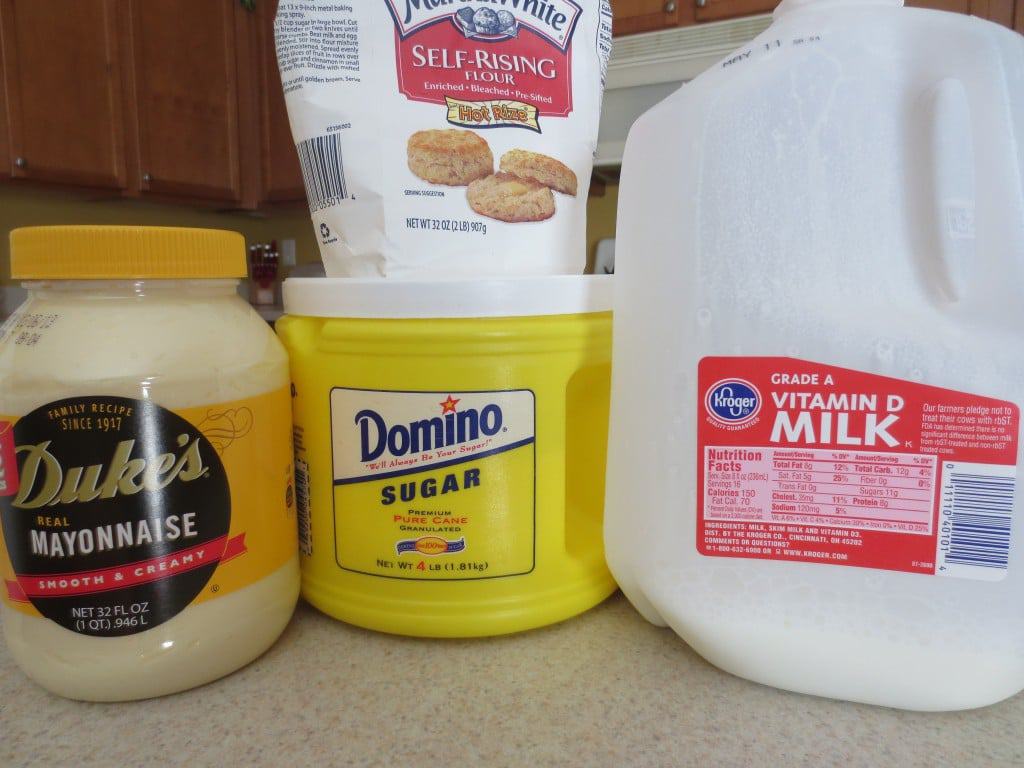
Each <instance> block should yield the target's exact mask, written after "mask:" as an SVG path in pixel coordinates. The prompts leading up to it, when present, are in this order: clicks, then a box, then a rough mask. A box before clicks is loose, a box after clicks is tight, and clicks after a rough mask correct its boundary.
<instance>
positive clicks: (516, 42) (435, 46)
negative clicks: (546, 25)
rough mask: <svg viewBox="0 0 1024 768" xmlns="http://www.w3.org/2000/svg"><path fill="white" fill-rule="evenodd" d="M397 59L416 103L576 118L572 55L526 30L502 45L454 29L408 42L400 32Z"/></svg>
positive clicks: (438, 27) (403, 84)
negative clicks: (516, 107)
mask: <svg viewBox="0 0 1024 768" xmlns="http://www.w3.org/2000/svg"><path fill="white" fill-rule="evenodd" d="M395 55H396V58H397V62H396V64H397V71H398V87H399V90H400V91H401V92H402V93H403V94H405V95H406V96H407V97H408V98H410V99H412V100H413V101H425V102H428V103H431V104H445V105H447V104H446V98H452V99H456V100H458V101H460V102H468V103H474V102H483V103H486V104H488V105H493V104H495V103H498V104H500V103H502V102H510V103H515V104H522V105H524V106H528V107H534V108H536V110H537V112H538V114H540V115H541V116H545V115H551V116H558V117H566V116H568V115H569V114H570V113H571V112H572V49H571V48H568V49H567V50H565V51H562V50H561V49H559V48H558V47H557V46H555V45H553V44H552V42H551V41H550V40H548V39H546V38H545V37H543V36H542V35H538V34H536V33H534V32H533V31H531V30H530V29H529V28H527V27H525V26H523V27H522V28H521V29H520V30H519V32H518V34H517V36H516V37H514V38H512V39H509V40H503V41H500V42H489V41H482V40H477V39H473V38H470V37H466V35H465V34H463V33H462V32H460V31H459V30H458V28H457V27H456V26H455V25H454V24H451V23H439V24H434V25H432V26H429V27H427V28H425V29H423V30H422V31H419V32H416V33H414V34H412V35H411V36H409V37H407V38H405V39H402V37H401V36H400V35H399V34H398V32H397V31H396V33H395Z"/></svg>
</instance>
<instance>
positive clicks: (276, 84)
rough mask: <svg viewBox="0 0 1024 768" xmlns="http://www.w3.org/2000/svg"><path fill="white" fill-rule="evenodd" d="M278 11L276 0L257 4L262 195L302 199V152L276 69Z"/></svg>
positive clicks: (270, 199) (266, 199)
mask: <svg viewBox="0 0 1024 768" xmlns="http://www.w3.org/2000/svg"><path fill="white" fill-rule="evenodd" d="M276 12H277V0H264V2H261V3H260V4H259V5H258V6H257V13H258V14H259V18H258V23H259V42H258V50H257V56H258V57H259V58H258V62H259V64H258V66H259V69H260V72H259V102H260V103H259V108H260V126H261V129H262V130H261V131H260V133H261V146H260V150H261V151H260V154H261V155H262V163H261V170H262V183H261V194H260V199H261V201H263V202H269V203H281V202H301V201H304V200H305V199H306V192H305V189H304V187H303V184H302V169H301V168H300V167H299V156H298V154H296V152H295V143H294V141H293V140H292V130H291V127H290V126H289V124H288V111H287V109H285V105H284V91H283V90H282V89H281V75H280V73H279V72H278V71H277V55H276V54H275V52H274V14H275V13H276Z"/></svg>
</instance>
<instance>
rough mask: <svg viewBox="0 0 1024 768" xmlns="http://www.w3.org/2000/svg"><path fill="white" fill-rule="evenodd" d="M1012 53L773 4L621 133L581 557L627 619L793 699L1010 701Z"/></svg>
mask: <svg viewBox="0 0 1024 768" xmlns="http://www.w3.org/2000/svg"><path fill="white" fill-rule="evenodd" d="M1022 152H1024V38H1021V37H1019V36H1017V35H1016V34H1014V33H1012V32H1010V31H1008V30H1005V29H1002V28H1000V27H997V26H995V25H994V24H990V23H988V22H984V21H980V20H978V19H973V18H968V17H966V16H959V15H954V14H947V13H940V12H935V11H927V10H914V9H905V8H902V7H900V3H899V2H891V1H888V2H887V1H884V0H876V1H873V2H872V1H869V0H859V1H858V0H845V1H842V0H841V1H835V0H831V1H830V0H818V1H817V2H815V1H812V0H804V1H803V2H799V1H794V0H786V2H783V3H782V5H781V6H780V7H779V9H778V11H777V12H776V19H775V23H774V24H773V25H772V26H771V28H770V29H769V30H767V31H766V32H765V33H764V34H763V35H761V36H760V37H758V38H757V39H756V40H754V41H753V42H752V43H751V44H750V45H749V46H747V47H745V48H743V49H742V50H739V51H737V52H736V54H735V55H734V56H731V57H730V58H728V59H726V60H725V61H722V62H721V63H720V64H719V65H717V66H715V67H713V68H712V69H711V70H710V71H708V72H707V73H705V74H704V75H702V76H701V77H699V78H697V79H696V80H695V81H693V82H692V83H690V84H688V85H685V86H684V87H683V88H682V89H681V90H680V91H679V92H677V93H676V94H674V95H673V96H671V97H669V98H668V99H667V100H666V101H665V102H663V103H662V104H660V105H659V106H657V107H655V108H654V109H653V110H651V111H650V112H649V113H648V114H646V115H645V116H643V117H642V118H641V119H640V120H639V122H638V123H637V124H636V126H635V127H634V128H633V130H632V133H631V134H630V137H629V142H628V146H627V148H626V153H625V160H624V163H623V173H622V186H621V202H620V217H619V230H618V246H619V260H618V261H619V263H618V275H617V276H616V280H617V287H616V303H615V312H616V324H615V331H614V354H615V365H614V372H613V386H612V389H613V404H612V424H611V436H610V446H611V449H610V455H609V468H610V473H609V478H608V505H607V525H606V533H605V537H606V547H607V554H608V558H609V562H610V565H611V568H612V572H613V573H614V574H615V576H616V577H617V580H618V581H619V584H620V585H621V586H622V588H623V590H624V591H625V593H626V594H627V595H628V596H629V598H630V599H631V600H632V601H633V603H634V604H635V605H636V606H637V607H638V608H639V610H640V611H641V613H643V615H644V616H645V617H647V618H648V619H649V620H650V621H652V622H655V623H657V624H667V625H669V626H671V627H672V628H673V629H674V630H675V631H676V632H677V633H678V634H679V635H681V636H682V638H683V639H684V640H686V641H687V642H688V643H689V644H690V645H692V646H693V647H694V648H695V649H696V650H697V651H698V652H699V653H701V654H702V655H703V656H704V657H705V658H707V659H708V660H709V661H711V662H712V663H714V664H716V665H718V666H719V667H721V668H723V669H725V670H727V671H729V672H733V673H735V674H737V675H740V676H743V677H746V678H750V679H752V680H756V681H758V682H762V683H767V684H770V685H775V686H779V687H782V688H788V689H791V690H795V691H802V692H806V693H812V694H818V695H822V696H831V697H837V698H845V699H851V700H856V701H863V702H871V703H875V704H883V705H889V706H896V707H904V708H909V709H920V710H952V709H964V708H971V707H979V706H984V705H986V704H991V703H993V702H996V701H999V700H1000V699H1003V698H1005V697H1007V696H1010V695H1012V694H1014V693H1016V692H1017V691H1019V690H1020V689H1021V688H1022V687H1024V515H1022V514H1021V513H1022V509H1021V504H1020V500H1019V495H1020V494H1017V493H1016V489H1015V485H1016V477H1017V465H1018V463H1019V462H1020V461H1021V453H1020V441H1019V434H1018V432H1019V406H1020V404H1021V403H1022V402H1024V330H1022V329H1024V301H1022V300H1021V296H1022V291H1024V195H1022V185H1024V155H1022Z"/></svg>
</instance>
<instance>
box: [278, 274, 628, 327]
mask: <svg viewBox="0 0 1024 768" xmlns="http://www.w3.org/2000/svg"><path fill="white" fill-rule="evenodd" d="M612 278H613V276H612V275H551V276H548V277H517V278H498V279H473V280H436V281H434V280H382V279H376V278H373V279H370V278H351V277H299V278H289V279H288V280H285V281H284V288H283V294H284V311H285V312H286V313H287V314H289V315H301V316H304V317H347V318H373V319H379V320H384V319H390V320H402V319H413V318H460V317H535V316H542V315H580V314H587V313H590V312H607V311H609V310H610V309H611V308H612Z"/></svg>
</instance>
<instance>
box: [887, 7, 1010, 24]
mask: <svg viewBox="0 0 1024 768" xmlns="http://www.w3.org/2000/svg"><path fill="white" fill-rule="evenodd" d="M907 5H908V6H911V7H914V8H932V9H934V10H937V11H952V12H953V13H968V14H970V15H972V16H979V17H981V18H983V19H989V20H990V21H994V22H996V23H997V24H1002V25H1003V26H1006V27H1012V26H1013V5H1014V0H907Z"/></svg>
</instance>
